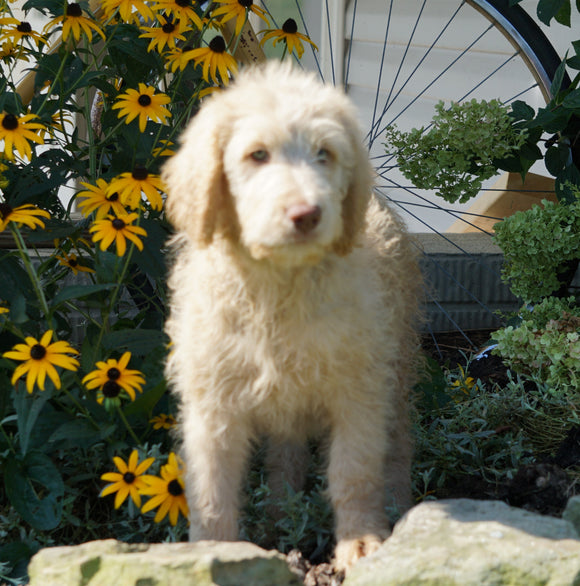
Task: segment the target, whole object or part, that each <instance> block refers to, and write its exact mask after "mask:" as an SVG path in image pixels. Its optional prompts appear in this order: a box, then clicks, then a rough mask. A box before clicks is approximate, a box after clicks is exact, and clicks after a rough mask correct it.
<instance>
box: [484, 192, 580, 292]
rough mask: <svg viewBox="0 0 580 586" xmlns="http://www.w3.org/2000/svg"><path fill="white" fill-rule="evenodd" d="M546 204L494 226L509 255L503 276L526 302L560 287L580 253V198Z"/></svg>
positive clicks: (505, 255) (506, 254)
mask: <svg viewBox="0 0 580 586" xmlns="http://www.w3.org/2000/svg"><path fill="white" fill-rule="evenodd" d="M575 191H576V193H577V190H575ZM542 204H543V207H541V206H538V205H535V206H533V207H532V208H531V209H530V210H526V211H522V212H516V213H515V214H513V215H512V216H510V217H508V218H506V219H504V220H503V221H501V222H499V223H497V224H496V225H495V226H494V230H495V235H494V240H495V241H496V243H497V244H498V245H499V247H500V248H501V249H502V251H503V253H504V258H505V264H504V268H503V271H502V278H503V280H505V281H506V282H508V283H509V285H510V288H511V290H512V291H513V293H514V294H515V295H517V296H519V297H521V298H522V299H523V300H524V301H525V302H535V301H539V300H540V299H542V298H543V297H545V296H547V295H551V294H552V293H554V292H556V291H558V290H559V289H560V288H561V287H562V274H563V272H564V271H565V269H566V263H567V262H569V261H574V260H575V259H578V258H579V256H580V255H579V250H578V242H579V239H580V199H576V201H575V202H573V203H570V204H569V205H565V204H557V203H553V202H550V201H547V200H545V201H543V202H542Z"/></svg>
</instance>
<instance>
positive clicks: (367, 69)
mask: <svg viewBox="0 0 580 586" xmlns="http://www.w3.org/2000/svg"><path fill="white" fill-rule="evenodd" d="M261 4H262V6H263V7H264V8H265V9H266V10H267V11H268V12H269V14H270V16H271V19H272V20H273V22H274V24H275V26H276V27H280V26H281V25H282V23H283V22H284V21H285V20H286V19H287V18H293V19H294V20H295V21H296V22H297V24H298V29H299V31H301V32H304V33H306V34H308V36H309V37H310V38H311V39H312V41H313V42H314V43H316V45H317V46H318V49H319V50H318V51H314V50H311V51H310V52H309V51H308V49H307V51H306V53H305V55H304V57H303V58H302V61H301V64H302V66H304V67H306V68H309V69H312V70H314V71H317V72H318V73H319V74H320V76H321V77H322V78H323V79H324V80H325V81H326V82H331V83H335V84H343V85H344V87H345V89H346V91H347V93H349V95H350V96H351V97H352V99H353V100H354V102H355V103H356V104H357V106H358V107H359V110H360V113H361V118H362V122H363V126H364V128H365V129H366V132H367V136H366V139H367V141H368V146H369V149H370V153H371V157H372V160H373V162H374V165H375V168H376V170H377V176H378V182H377V192H378V194H379V195H380V196H381V197H385V198H387V199H388V200H390V202H391V204H392V206H393V207H396V208H399V210H400V212H401V215H402V216H403V218H404V219H405V221H406V223H407V224H408V226H409V229H410V230H411V231H412V232H417V233H430V234H433V235H435V236H436V237H437V238H441V239H442V240H443V241H444V242H445V243H446V247H447V248H449V247H453V248H455V249H456V252H458V253H460V254H470V252H469V251H468V250H466V249H465V248H463V241H462V240H460V239H458V238H456V237H453V236H452V235H451V234H449V233H448V232H447V231H448V230H449V228H450V227H451V226H452V225H454V226H455V227H456V226H457V224H458V223H464V224H466V225H471V226H472V228H471V230H481V232H482V233H484V232H485V231H484V230H482V229H481V228H480V227H479V226H478V224H479V222H477V219H478V218H477V216H475V215H471V214H470V213H466V210H467V209H468V208H469V207H470V206H471V205H473V203H474V201H473V200H472V201H471V202H468V204H463V205H462V204H449V203H447V202H446V201H444V200H443V199H441V198H439V197H437V196H436V195H435V194H434V193H433V192H430V191H427V190H422V189H418V188H417V187H415V186H414V185H411V184H410V182H409V181H408V180H407V179H405V178H404V177H403V175H402V174H401V173H400V171H399V170H398V168H397V165H396V161H395V158H394V157H393V156H392V155H391V156H390V155H388V154H386V152H385V148H384V145H383V143H384V133H385V129H386V128H387V127H388V126H390V125H392V124H396V125H397V126H398V127H399V128H400V129H401V130H409V129H410V128H419V127H422V126H428V124H429V122H430V120H431V118H432V117H433V114H434V113H435V110H434V106H435V104H436V103H437V102H438V101H439V100H443V101H444V102H446V103H450V102H461V101H465V100H470V99H472V98H477V99H487V100H489V99H499V100H500V101H502V102H503V103H506V104H509V103H510V102H512V101H514V100H517V99H519V100H524V101H526V102H527V103H528V104H530V105H531V106H532V107H534V108H538V107H540V106H543V105H545V103H546V100H547V99H549V96H550V82H551V79H552V77H553V74H554V72H555V70H556V68H557V66H558V64H559V63H560V58H559V56H558V55H557V53H556V51H555V50H554V49H553V47H552V46H551V44H550V42H549V41H548V40H547V38H546V37H545V35H544V34H543V33H542V31H541V30H540V28H539V27H538V26H537V25H536V24H535V22H534V21H533V20H532V19H531V17H530V16H529V15H528V14H527V13H526V12H525V11H524V10H523V9H522V8H520V7H519V6H513V7H510V6H509V0H463V1H461V0H405V1H404V2H403V1H398V2H395V1H394V0H320V1H319V2H313V1H310V2H300V1H299V0H294V1H293V2H289V1H288V0H263V1H262V3H261ZM493 183H494V180H490V181H488V182H487V183H486V184H484V189H483V191H482V193H481V194H480V196H479V197H482V198H485V197H486V195H487V194H489V192H490V191H491V190H493V189H494V188H493ZM476 201H477V200H476ZM497 219H500V218H497ZM481 238H483V236H482V237H481ZM431 242H432V240H431ZM482 245H483V244H482V243H481V239H479V240H478V241H477V244H476V247H480V246H482ZM429 246H431V244H430V245H429ZM427 252H431V251H430V250H427ZM474 252H477V250H475V251H474ZM492 256H493V262H492V264H491V265H488V264H486V263H485V262H484V260H482V259H481V258H480V257H479V255H474V256H473V259H472V262H471V261H470V263H469V264H467V265H464V266H462V267H461V268H460V269H459V273H460V274H456V273H457V270H455V269H454V268H453V267H450V266H449V264H446V261H443V262H441V261H440V260H438V259H437V258H434V257H433V255H431V254H430V255H426V260H425V263H426V264H428V263H430V264H431V265H432V266H431V267H427V268H426V271H427V272H428V273H429V275H430V280H431V282H432V286H431V287H430V288H429V291H428V295H429V296H430V302H429V305H430V307H429V308H428V312H429V321H430V323H431V326H432V327H433V328H434V329H435V330H438V331H441V330H461V329H465V328H470V327H473V329H476V328H487V327H488V328H493V327H497V326H499V325H501V321H500V320H499V318H498V317H497V316H496V314H495V312H496V311H497V310H498V309H500V310H501V309H507V308H508V307H509V306H510V304H512V305H513V303H514V301H515V300H514V299H513V298H511V297H510V294H509V290H508V288H507V286H503V285H501V284H500V286H499V287H498V283H499V277H498V275H499V271H500V262H501V260H500V257H499V256H494V255H492ZM476 257H477V258H476ZM433 263H437V264H436V265H435V266H433ZM486 286H487V287H489V288H490V289H492V290H491V291H489V293H490V294H491V297H490V295H486V294H484V293H485V288H486ZM444 289H447V290H450V291H447V292H445V291H443V290H444ZM445 296H447V297H448V298H449V299H447V301H446V302H443V301H442V300H441V299H442V298H443V297H445ZM475 314H477V315H478V317H477V319H476V320H475V321H473V320H474V315H475ZM470 324H471V326H470Z"/></svg>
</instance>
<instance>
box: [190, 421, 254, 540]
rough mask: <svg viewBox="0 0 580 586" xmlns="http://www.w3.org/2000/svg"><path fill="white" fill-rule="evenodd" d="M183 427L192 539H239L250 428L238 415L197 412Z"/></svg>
mask: <svg viewBox="0 0 580 586" xmlns="http://www.w3.org/2000/svg"><path fill="white" fill-rule="evenodd" d="M183 427H184V443H183V452H184V456H185V461H186V491H185V492H186V496H187V502H188V506H189V511H190V512H189V521H190V528H189V540H190V541H199V540H202V539H215V540H219V541H235V540H236V539H237V538H238V512H239V502H240V492H241V485H242V480H243V474H244V472H245V468H246V461H247V457H248V452H249V448H250V434H249V430H248V429H247V428H246V426H244V425H243V424H242V423H241V422H237V421H235V419H234V418H231V419H229V420H227V421H226V420H218V418H217V417H215V416H211V417H208V416H206V417H205V418H203V417H199V416H197V415H196V416H192V417H189V418H187V420H186V421H184V426H183Z"/></svg>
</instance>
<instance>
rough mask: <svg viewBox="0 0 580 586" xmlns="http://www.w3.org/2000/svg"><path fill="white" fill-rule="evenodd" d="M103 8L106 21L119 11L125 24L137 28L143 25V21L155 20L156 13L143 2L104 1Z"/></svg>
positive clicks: (129, 0) (133, 0)
mask: <svg viewBox="0 0 580 586" xmlns="http://www.w3.org/2000/svg"><path fill="white" fill-rule="evenodd" d="M102 8H103V17H104V18H105V19H106V20H108V19H110V18H111V17H113V16H114V15H115V14H116V13H117V11H118V14H119V16H120V17H121V20H122V21H123V22H126V23H128V24H136V25H137V26H139V25H140V24H142V23H141V19H143V20H146V21H147V20H154V19H155V13H154V12H153V10H151V8H150V7H149V5H148V4H147V3H146V2H144V1H143V0H103V2H102Z"/></svg>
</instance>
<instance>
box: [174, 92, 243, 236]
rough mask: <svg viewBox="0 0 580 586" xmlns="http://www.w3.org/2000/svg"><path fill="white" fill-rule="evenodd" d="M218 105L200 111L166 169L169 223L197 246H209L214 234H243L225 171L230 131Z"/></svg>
mask: <svg viewBox="0 0 580 586" xmlns="http://www.w3.org/2000/svg"><path fill="white" fill-rule="evenodd" d="M215 101H216V100H215V98H213V99H211V100H210V101H209V102H208V103H207V104H205V105H204V106H202V108H201V110H200V111H199V112H198V114H196V116H195V117H194V118H193V120H192V121H191V122H190V123H189V126H188V127H187V128H186V129H185V131H184V132H183V134H182V136H181V138H180V143H181V146H180V148H179V150H178V151H177V153H176V154H175V155H173V156H172V157H171V159H169V161H168V162H167V163H166V164H165V165H164V167H163V169H162V179H163V181H164V183H165V186H166V189H167V202H166V207H165V209H166V214H167V218H168V219H169V221H170V222H171V223H172V224H173V225H174V227H175V228H176V229H177V230H178V231H181V232H186V233H187V234H188V235H189V237H190V238H191V239H192V240H193V242H195V243H196V244H198V245H199V246H208V245H209V244H211V242H212V240H213V237H214V234H215V233H216V232H220V233H221V234H222V235H223V236H225V237H226V238H230V239H234V238H237V235H238V231H239V227H238V226H239V225H238V222H237V218H236V214H235V210H234V204H233V199H232V197H231V195H230V191H229V187H228V182H227V179H226V176H225V174H224V169H223V151H224V147H225V143H226V141H227V139H228V134H227V133H228V125H227V123H226V121H225V118H226V116H223V115H221V116H220V115H219V110H220V108H219V107H218V106H219V105H218V104H216V103H214V102H215ZM222 114H223V112H222Z"/></svg>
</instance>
